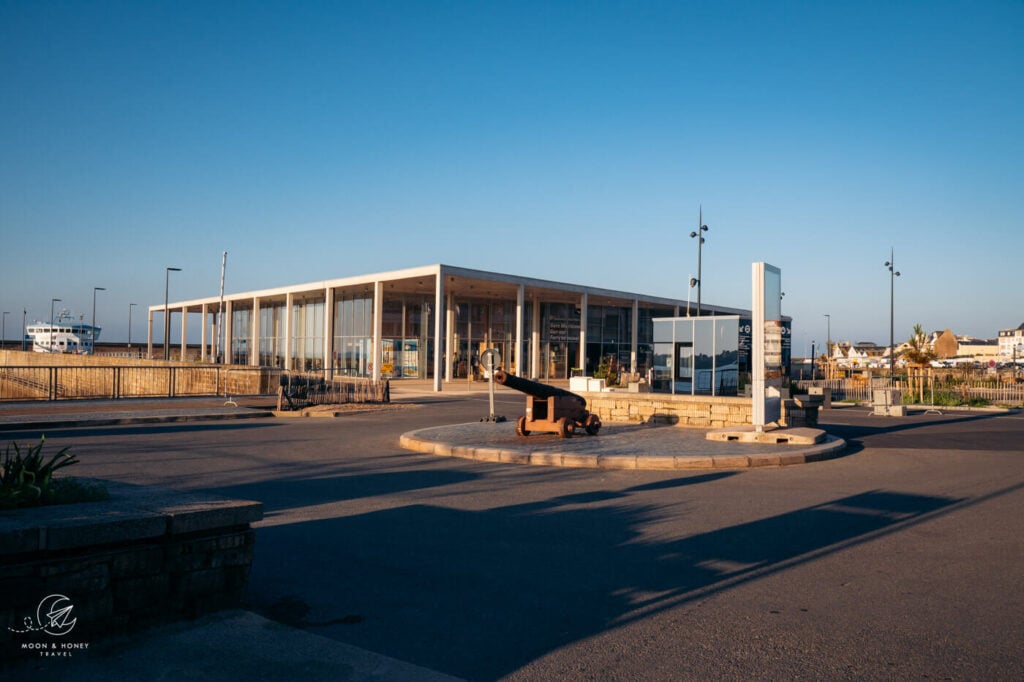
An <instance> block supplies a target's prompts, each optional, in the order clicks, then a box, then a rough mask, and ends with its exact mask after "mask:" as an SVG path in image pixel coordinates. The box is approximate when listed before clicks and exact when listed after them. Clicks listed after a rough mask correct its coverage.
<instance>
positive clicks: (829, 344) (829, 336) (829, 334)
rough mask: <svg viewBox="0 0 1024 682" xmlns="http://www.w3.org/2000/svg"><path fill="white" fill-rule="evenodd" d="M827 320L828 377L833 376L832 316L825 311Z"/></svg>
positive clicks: (826, 351)
mask: <svg viewBox="0 0 1024 682" xmlns="http://www.w3.org/2000/svg"><path fill="white" fill-rule="evenodd" d="M825 320H826V322H827V328H826V336H825V354H826V356H827V360H828V370H829V371H828V374H827V375H826V376H825V378H826V379H831V378H832V371H831V370H832V316H831V315H830V314H828V313H825Z"/></svg>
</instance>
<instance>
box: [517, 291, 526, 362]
mask: <svg viewBox="0 0 1024 682" xmlns="http://www.w3.org/2000/svg"><path fill="white" fill-rule="evenodd" d="M525 307H526V287H525V286H524V285H522V284H520V285H519V289H518V290H517V291H516V341H515V349H516V374H517V375H519V376H521V377H525V376H526V363H525V362H524V361H523V315H524V314H525Z"/></svg>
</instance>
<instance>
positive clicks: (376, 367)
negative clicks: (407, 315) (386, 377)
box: [371, 281, 384, 381]
mask: <svg viewBox="0 0 1024 682" xmlns="http://www.w3.org/2000/svg"><path fill="white" fill-rule="evenodd" d="M383 336H384V283H383V282H380V281H377V282H374V283H373V372H372V374H371V377H372V378H373V380H374V381H380V366H381V363H383V362H384V348H382V346H381V341H382V338H383Z"/></svg>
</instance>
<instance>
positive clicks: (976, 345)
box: [956, 337, 999, 361]
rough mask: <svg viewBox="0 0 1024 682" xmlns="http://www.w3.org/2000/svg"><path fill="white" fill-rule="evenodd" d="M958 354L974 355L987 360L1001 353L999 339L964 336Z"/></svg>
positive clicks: (963, 355)
mask: <svg viewBox="0 0 1024 682" xmlns="http://www.w3.org/2000/svg"><path fill="white" fill-rule="evenodd" d="M956 354H957V355H958V356H959V357H973V358H974V359H976V360H980V361H987V360H990V359H993V358H995V357H996V356H998V355H999V341H997V340H996V339H972V338H970V337H964V338H962V339H960V345H959V346H958V347H957V352H956Z"/></svg>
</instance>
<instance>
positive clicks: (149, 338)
mask: <svg viewBox="0 0 1024 682" xmlns="http://www.w3.org/2000/svg"><path fill="white" fill-rule="evenodd" d="M147 328H148V331H147V332H146V348H147V352H146V357H148V358H149V359H150V360H152V359H153V311H152V310H150V311H149V323H148V325H147Z"/></svg>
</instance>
